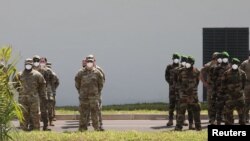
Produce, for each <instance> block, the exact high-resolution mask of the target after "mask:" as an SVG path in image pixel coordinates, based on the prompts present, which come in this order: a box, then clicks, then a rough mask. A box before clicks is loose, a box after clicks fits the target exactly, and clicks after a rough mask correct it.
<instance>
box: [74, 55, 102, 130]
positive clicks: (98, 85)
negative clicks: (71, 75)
mask: <svg viewBox="0 0 250 141" xmlns="http://www.w3.org/2000/svg"><path fill="white" fill-rule="evenodd" d="M86 62H87V63H86V67H85V68H82V69H80V70H79V72H78V73H77V74H76V76H75V86H76V89H77V91H78V93H79V101H80V106H79V112H80V121H79V131H85V130H87V126H88V116H89V109H90V113H91V119H92V125H93V127H94V129H95V130H97V131H100V130H101V129H100V123H99V114H98V113H99V112H100V107H99V100H100V96H99V95H100V93H101V91H102V88H103V77H102V74H101V73H100V71H98V70H97V69H96V68H95V66H94V59H87V60H86Z"/></svg>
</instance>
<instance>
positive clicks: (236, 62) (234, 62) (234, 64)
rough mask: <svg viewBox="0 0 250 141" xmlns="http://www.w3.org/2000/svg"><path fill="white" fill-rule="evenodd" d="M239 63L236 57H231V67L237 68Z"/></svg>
mask: <svg viewBox="0 0 250 141" xmlns="http://www.w3.org/2000/svg"><path fill="white" fill-rule="evenodd" d="M239 65H240V60H239V59H238V58H233V59H232V69H233V70H237V69H238V68H239Z"/></svg>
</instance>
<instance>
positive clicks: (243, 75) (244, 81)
mask: <svg viewBox="0 0 250 141" xmlns="http://www.w3.org/2000/svg"><path fill="white" fill-rule="evenodd" d="M246 80H247V75H246V73H245V72H243V74H242V89H243V90H244V89H245V84H246Z"/></svg>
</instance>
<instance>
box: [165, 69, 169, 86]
mask: <svg viewBox="0 0 250 141" xmlns="http://www.w3.org/2000/svg"><path fill="white" fill-rule="evenodd" d="M165 80H166V81H167V82H168V83H169V82H170V66H167V67H166V70H165Z"/></svg>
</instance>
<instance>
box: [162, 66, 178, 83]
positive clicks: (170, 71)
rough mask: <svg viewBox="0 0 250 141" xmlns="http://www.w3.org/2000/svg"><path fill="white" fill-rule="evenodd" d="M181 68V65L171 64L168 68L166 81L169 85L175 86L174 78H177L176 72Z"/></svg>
mask: <svg viewBox="0 0 250 141" xmlns="http://www.w3.org/2000/svg"><path fill="white" fill-rule="evenodd" d="M178 67H179V64H170V65H168V66H167V67H166V70H165V80H166V81H167V82H168V84H169V85H173V84H174V77H175V72H174V71H175V70H174V69H176V68H178Z"/></svg>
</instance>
